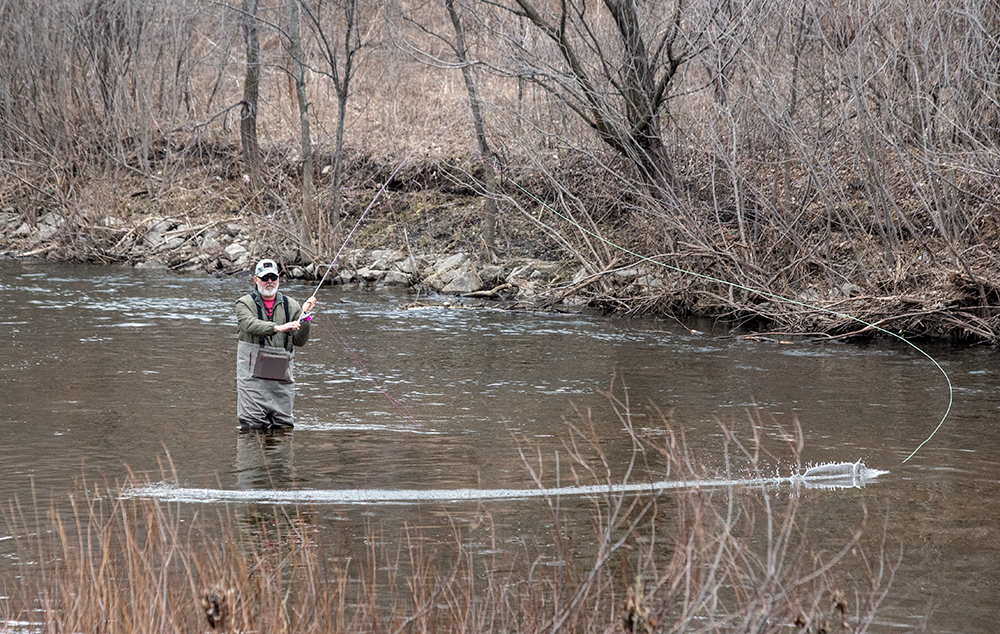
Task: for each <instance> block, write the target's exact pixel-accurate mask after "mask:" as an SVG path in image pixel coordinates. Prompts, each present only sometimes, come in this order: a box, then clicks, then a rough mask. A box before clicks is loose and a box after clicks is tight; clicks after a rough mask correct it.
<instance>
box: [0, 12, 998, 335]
mask: <svg viewBox="0 0 1000 634" xmlns="http://www.w3.org/2000/svg"><path fill="white" fill-rule="evenodd" d="M449 4H451V6H452V7H453V8H455V9H456V10H457V12H456V16H457V17H458V19H457V20H456V21H454V22H452V21H451V20H449V18H448V14H447V13H446V11H445V7H446V6H448V5H449ZM293 5H294V8H296V9H300V11H299V12H298V13H297V15H299V16H300V20H299V28H298V29H292V28H290V27H289V24H293V23H294V21H293V22H290V21H289V15H290V13H289V7H290V6H293ZM250 8H252V10H253V12H254V13H253V15H255V16H256V20H254V21H253V23H254V24H255V25H256V27H257V33H258V36H259V59H260V77H259V101H258V103H257V107H256V109H255V112H256V116H257V135H258V138H259V148H260V155H261V156H260V159H261V163H262V165H263V167H262V174H261V177H260V180H259V182H258V181H257V180H256V179H254V180H251V181H250V182H249V183H247V182H244V179H243V175H244V174H246V173H247V172H248V167H247V165H248V163H247V160H248V159H247V156H246V155H245V153H244V152H243V150H241V147H243V146H241V117H243V115H241V112H244V110H245V108H244V105H245V103H244V99H245V98H244V82H245V78H246V76H247V75H246V73H247V67H248V64H247V55H246V49H247V47H246V46H245V41H246V40H245V38H244V34H243V32H242V25H243V24H244V22H245V20H244V18H245V17H246V15H247V14H248V13H247V12H248V11H249V10H250ZM561 11H564V12H565V13H560V12H561ZM348 18H350V20H351V21H352V24H353V27H352V30H351V31H347V30H346V24H347V20H348ZM0 20H2V22H0V23H2V24H3V25H4V26H3V28H2V30H0V57H2V59H0V62H2V63H0V121H2V123H0V170H2V174H3V177H2V180H0V209H2V210H9V212H11V213H16V214H18V216H20V217H21V218H22V219H23V220H24V221H25V222H27V223H29V224H32V223H35V222H37V219H38V218H39V216H40V215H42V214H44V213H46V212H48V211H53V210H58V211H60V212H62V213H65V214H68V215H69V216H70V220H71V221H70V222H69V223H67V228H66V230H64V231H63V232H62V233H61V234H60V235H58V236H56V237H55V238H53V239H54V240H55V241H57V242H59V248H57V249H54V250H51V251H48V252H47V253H49V255H50V256H51V257H66V258H73V259H79V260H89V261H107V260H122V259H127V258H126V257H125V256H123V255H121V254H117V253H115V252H114V251H113V250H109V249H108V248H107V247H108V245H107V242H108V241H107V240H103V241H102V240H100V239H98V236H97V235H96V233H99V232H100V231H101V230H100V229H98V228H96V227H98V226H99V222H100V220H101V219H103V218H104V217H106V216H109V215H111V216H117V217H120V218H122V219H124V220H126V221H128V220H134V219H135V218H137V217H148V216H149V215H171V216H175V217H187V218H195V219H201V220H204V218H206V217H208V218H214V217H220V216H224V217H226V218H232V219H238V220H242V221H246V222H250V221H253V222H257V223H259V224H263V225H266V226H267V227H269V228H270V231H271V232H272V234H273V238H272V240H271V243H272V244H278V243H280V244H282V245H284V246H285V248H286V249H287V248H288V247H289V245H290V246H291V247H292V251H291V252H292V253H293V256H292V257H295V258H298V259H315V260H320V261H323V260H324V259H325V260H327V261H328V259H329V257H330V256H331V254H332V253H333V252H335V250H336V247H338V246H339V243H340V241H342V239H343V237H342V236H343V233H344V232H343V229H342V227H340V226H339V225H338V221H339V220H341V218H344V219H346V221H347V222H348V223H349V224H353V222H354V221H355V220H356V219H357V218H358V216H359V214H360V212H361V211H362V210H363V209H364V208H365V206H366V205H367V204H368V202H369V201H370V200H371V198H372V195H373V194H374V191H375V190H376V189H377V188H378V186H379V185H381V184H382V183H383V182H384V181H385V180H386V178H387V177H388V176H389V174H390V173H392V171H393V169H395V168H396V167H397V166H398V165H400V163H401V162H403V161H404V159H405V164H404V165H403V167H402V169H401V171H400V173H399V174H398V175H397V178H396V179H395V184H394V185H393V187H392V192H391V194H392V195H391V196H388V197H387V198H386V199H385V200H382V201H380V204H379V205H378V206H377V207H376V208H375V209H374V210H373V212H372V214H371V216H370V219H369V220H367V221H366V225H365V226H364V231H365V232H366V234H365V235H363V236H362V237H361V239H362V240H363V241H365V242H367V243H368V244H378V243H382V244H394V245H395V244H400V243H401V242H402V241H403V240H404V234H403V229H404V228H405V229H406V230H407V232H406V234H405V235H407V236H412V235H424V236H426V237H427V238H426V239H427V241H428V242H429V241H431V240H433V239H437V240H438V241H439V243H438V244H439V246H440V245H441V242H442V241H443V248H441V249H439V250H444V248H448V247H455V248H463V249H466V250H471V251H474V252H477V253H479V254H480V256H481V257H482V258H483V259H490V258H495V257H499V258H501V259H503V258H505V257H512V256H516V255H545V256H547V257H557V258H559V259H563V260H566V261H570V262H573V263H574V264H575V265H578V266H582V267H585V268H586V269H587V270H589V271H590V272H592V273H593V274H595V275H597V274H599V273H602V272H606V271H608V270H612V269H615V268H618V267H626V266H631V265H635V264H637V263H638V264H641V265H643V266H646V267H647V268H649V269H651V270H655V271H657V272H658V273H659V274H662V275H661V277H662V278H663V279H662V280H661V282H662V283H660V284H658V285H657V286H655V288H651V287H649V286H645V287H641V288H640V287H637V286H635V285H631V284H629V283H623V282H615V281H613V280H615V279H618V278H615V277H614V276H611V275H604V276H601V277H600V278H599V279H596V280H595V281H594V282H593V283H591V284H589V285H588V286H587V287H586V288H585V289H581V293H582V294H584V295H586V296H587V297H588V298H589V299H590V300H592V301H593V302H594V303H596V304H601V305H605V306H608V307H610V308H613V309H616V310H622V311H631V312H649V311H653V312H670V313H673V314H676V315H685V314H692V313H693V314H702V315H715V316H729V317H734V318H739V319H760V320H762V321H763V322H765V323H771V324H774V325H776V326H779V327H781V328H786V329H790V330H795V331H799V332H822V333H828V334H838V335H844V334H849V333H852V332H855V331H859V330H864V328H863V327H862V326H861V325H860V324H858V322H856V321H852V320H851V319H849V318H847V317H846V316H845V315H847V314H850V315H853V316H856V317H859V318H861V319H864V320H865V321H867V322H869V323H877V324H879V325H880V326H881V327H883V328H886V329H888V330H892V331H900V332H905V333H908V334H911V335H923V334H926V335H935V336H940V335H948V336H953V337H955V338H958V339H963V340H974V341H991V342H992V341H996V339H997V337H998V334H1000V322H998V311H997V306H998V304H1000V274H998V273H997V271H998V270H1000V267H998V264H1000V262H998V256H997V245H998V244H1000V229H998V226H997V221H996V218H997V211H998V209H997V204H998V203H997V201H998V200H1000V178H998V176H1000V175H998V167H997V166H998V165H1000V151H998V148H1000V71H998V69H1000V39H998V33H1000V10H998V9H997V5H996V3H990V2H986V3H976V2H966V1H965V0H946V1H944V2H935V3H917V4H916V5H914V4H913V3H909V2H904V1H902V0H890V1H889V2H870V1H868V0H798V1H796V2H779V1H777V0H748V1H745V2H734V1H733V0H697V1H695V2H687V3H683V4H674V3H669V2H667V3H645V4H643V5H642V6H639V4H630V3H626V2H619V1H617V0H605V1H604V2H603V3H589V4H585V3H580V2H574V1H567V2H564V3H556V2H547V1H546V2H538V3H537V4H533V3H532V2H529V0H500V1H498V2H495V3H477V2H469V3H465V4H454V3H445V2H444V1H443V0H442V3H427V4H424V3H415V2H405V1H394V0H307V1H304V2H301V3H299V2H298V1H297V0H291V3H289V2H274V1H271V2H263V3H261V4H260V5H259V6H258V5H257V3H256V2H251V1H250V0H244V2H243V4H242V5H241V7H234V6H227V5H226V4H224V3H208V2H200V1H195V0H187V1H179V2H171V3H168V4H167V5H164V4H162V3H153V2H149V1H148V0H56V1H54V2H47V3H44V4H43V5H41V6H35V5H33V4H31V3H26V2H9V3H5V4H2V5H0ZM295 33H299V34H300V36H301V37H300V40H301V41H300V44H301V48H302V51H303V53H302V58H301V60H300V61H302V62H303V63H304V70H303V73H302V75H301V77H298V78H299V79H300V86H299V87H300V88H302V89H303V90H305V91H306V93H305V94H306V95H307V102H308V108H307V109H306V113H307V118H308V123H309V124H310V126H311V127H310V133H309V135H307V136H306V137H303V136H302V130H303V128H302V123H303V118H302V117H300V108H299V101H298V96H297V95H298V92H297V90H296V88H297V86H296V78H297V73H296V70H295V63H294V62H295V61H296V60H295V59H293V56H292V55H291V54H290V52H289V51H293V50H295V46H294V43H295V40H296V38H294V37H293V35H294V34H295ZM345 33H350V34H351V37H350V38H346V39H345V38H344V37H343V34H345ZM459 33H460V34H461V35H463V37H464V42H465V47H464V48H461V47H458V46H457V45H456V42H457V40H456V36H457V34H459ZM338 38H341V39H338ZM349 52H350V53H351V54H352V55H354V57H353V58H352V59H353V66H352V67H351V68H350V69H349V68H348V67H347V66H346V64H345V62H346V59H347V56H348V53H349ZM461 60H465V63H462V62H461ZM463 71H464V72H463ZM348 77H349V78H350V87H349V89H347V93H346V98H343V95H342V94H341V93H340V91H341V89H343V88H344V86H345V84H344V80H345V79H347V78H348ZM470 86H472V87H474V88H475V89H476V93H475V94H476V97H475V99H474V100H472V101H470V94H472V93H470V92H469V87H470ZM338 97H341V98H340V99H338ZM470 103H475V104H477V105H478V106H479V108H478V110H479V113H480V117H479V123H481V124H482V125H481V134H477V132H478V131H477V129H476V127H475V126H474V120H473V117H472V115H471V114H470V113H471V112H472V111H471V109H470ZM341 106H342V107H341ZM340 115H342V118H340ZM242 120H245V117H243V119H242ZM338 121H343V142H342V149H341V151H340V152H337V148H338V147H341V146H340V144H338V127H339V126H338ZM306 139H308V143H306V142H304V141H305V140H306ZM414 150H416V151H415V153H414V154H413V155H412V156H410V152H411V151H414ZM408 156H409V158H406V157H408ZM338 158H339V160H338ZM304 159H308V160H304ZM304 164H305V165H308V166H310V167H309V169H308V171H307V172H304V171H303V165H304ZM494 169H496V170H497V171H496V173H494V172H493V170H494ZM305 173H308V174H310V175H311V176H312V178H311V179H305V178H303V175H304V174H305ZM338 175H339V176H338ZM335 176H338V177H339V178H341V180H340V181H339V182H340V183H341V187H339V188H337V191H338V192H342V194H343V200H342V201H341V200H339V199H337V198H336V197H334V196H333V195H332V192H331V184H332V183H334V182H335ZM494 177H495V178H494ZM307 180H308V181H311V182H312V185H309V184H308V183H307ZM310 187H314V188H315V189H314V190H310ZM310 191H312V194H311V195H309V194H310ZM484 198H489V199H492V200H495V201H496V203H497V205H496V207H497V218H496V229H497V232H496V237H495V241H494V240H491V238H490V236H491V233H490V232H489V231H488V229H489V225H491V223H490V222H489V217H488V215H487V214H485V213H484V210H487V209H489V208H490V207H489V206H487V205H484V204H483V200H484ZM543 203H544V204H543ZM456 226H457V227H458V230H457V231H456V232H454V233H455V234H457V235H453V232H452V230H451V228H452V227H456ZM81 232H83V234H84V235H87V236H90V238H91V239H90V241H88V242H86V243H81V242H79V241H78V240H77V238H79V237H80V235H81ZM435 236H437V237H436V238H435ZM597 236H600V238H598V237H597ZM602 240H607V241H609V242H610V243H614V245H617V246H614V247H613V246H610V244H609V243H608V242H604V241H602ZM5 242H8V243H9V238H8V240H5ZM490 242H493V244H490ZM36 246H37V245H36ZM111 246H113V245H111ZM618 247H625V248H627V249H629V250H631V251H632V254H628V253H624V252H622V251H621V250H620V249H619V248H618ZM23 250H29V249H23ZM635 254H639V255H641V256H644V257H647V258H652V259H653V260H655V262H650V261H643V260H641V259H640V258H638V257H636V255H635ZM661 265H667V266H668V267H675V268H667V269H664V268H663V267H662V266H661ZM679 271H684V272H685V273H680V272H679ZM687 272H695V273H698V274H700V275H703V276H707V277H695V276H692V275H690V274H688V273H687ZM734 284H737V285H739V286H734ZM750 289H753V290H750ZM756 290H762V291H766V293H768V294H769V295H761V294H759V293H756V292H754V291H756ZM775 297H788V298H792V299H795V300H797V301H798V302H801V303H799V304H791V303H787V302H780V301H775V299H774V298H775ZM829 311H833V312H829Z"/></svg>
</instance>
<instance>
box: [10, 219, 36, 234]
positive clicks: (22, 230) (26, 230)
mask: <svg viewBox="0 0 1000 634" xmlns="http://www.w3.org/2000/svg"><path fill="white" fill-rule="evenodd" d="M34 231H35V230H34V229H33V228H32V226H31V225H29V224H28V223H26V222H22V223H21V226H20V227H18V228H17V230H16V231H14V236H15V237H18V238H26V237H28V236H30V235H31V234H32V233H33V232H34Z"/></svg>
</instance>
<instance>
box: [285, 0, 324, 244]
mask: <svg viewBox="0 0 1000 634" xmlns="http://www.w3.org/2000/svg"><path fill="white" fill-rule="evenodd" d="M300 24H301V13H300V12H299V0H288V32H287V37H288V51H289V54H290V55H291V58H292V76H293V78H294V80H295V97H296V100H297V102H298V105H299V133H300V143H301V148H302V227H301V238H302V246H303V248H304V249H305V250H307V251H311V250H312V239H311V236H310V226H311V223H312V222H313V221H314V220H317V219H316V218H315V191H314V189H315V188H314V187H313V152H312V136H311V134H310V132H309V100H308V99H307V98H306V77H305V65H304V64H303V55H304V54H303V51H302V36H301V32H300ZM319 225H320V223H319V222H316V227H317V228H318V227H319Z"/></svg>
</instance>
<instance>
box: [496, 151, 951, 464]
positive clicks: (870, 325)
mask: <svg viewBox="0 0 1000 634" xmlns="http://www.w3.org/2000/svg"><path fill="white" fill-rule="evenodd" d="M483 162H485V163H486V164H487V165H488V166H489V167H490V168H492V169H493V170H494V171H495V172H496V173H497V174H498V175H499V176H500V177H501V178H503V174H502V173H501V172H500V170H499V169H497V168H496V167H495V166H494V165H493V164H492V163H490V162H489V161H488V160H486V158H485V157H484V158H483ZM507 181H508V182H509V183H511V184H512V185H513V186H514V187H515V188H517V189H518V190H520V191H521V192H523V193H524V194H526V195H527V196H528V197H529V198H531V199H532V200H534V201H535V202H537V203H538V204H540V205H541V206H542V207H543V208H544V209H546V210H548V211H549V212H550V213H552V214H554V215H555V216H557V217H559V218H561V219H562V220H565V221H566V222H568V223H570V224H571V225H572V226H574V227H575V228H576V229H578V230H580V231H582V232H583V233H585V234H587V235H588V236H590V237H592V238H594V239H596V240H599V241H600V242H603V243H604V244H606V245H608V246H610V247H611V248H613V249H617V250H618V251H621V252H622V253H625V254H628V255H631V256H632V257H635V258H638V259H639V260H642V261H644V262H649V263H650V264H654V265H656V266H660V267H663V268H665V269H668V270H671V271H675V272H677V273H681V274H683V275H691V276H694V277H697V278H700V279H703V280H707V281H710V282H715V283H717V284H723V285H725V286H729V287H730V288H735V289H739V290H743V291H747V292H750V293H755V294H757V295H760V296H761V297H766V298H768V299H773V300H776V301H781V302H785V303H788V304H792V305H794V306H799V307H801V308H808V309H810V310H816V311H820V312H823V313H826V314H828V315H834V316H836V317H840V318H842V319H848V320H851V321H854V322H857V323H859V324H862V325H864V326H866V327H867V328H871V329H872V330H875V331H877V332H881V333H883V334H886V335H890V336H892V337H895V338H896V339H899V340H900V341H902V342H903V343H905V344H906V345H908V346H910V347H911V348H913V349H914V350H916V351H917V352H919V353H920V354H921V355H923V356H924V357H926V358H927V359H928V360H929V361H930V362H931V363H932V364H934V367H936V368H937V369H938V370H939V371H940V372H941V375H942V376H943V377H944V380H945V383H946V384H947V386H948V406H947V407H946V408H945V411H944V415H943V416H942V417H941V420H940V421H939V422H938V424H937V426H936V427H935V428H934V430H933V431H932V432H931V433H930V435H929V436H927V438H925V439H924V440H923V442H921V443H920V444H919V445H917V448H916V449H914V450H913V451H912V452H910V455H908V456H906V458H904V459H903V461H902V462H901V463H900V464H903V463H905V462H907V461H908V460H909V459H910V458H912V457H913V456H915V455H916V453H917V452H918V451H920V450H921V449H922V448H923V446H924V445H926V444H927V443H928V442H930V440H931V439H932V438H933V437H934V436H935V434H937V433H938V431H939V430H940V429H941V427H942V426H943V425H944V422H945V420H947V418H948V415H949V414H950V413H951V408H952V405H954V402H955V388H954V386H953V385H952V382H951V377H949V376H948V373H947V372H946V371H945V369H944V367H942V366H941V364H940V363H938V361H937V360H936V359H935V358H934V357H932V356H931V355H930V354H929V353H928V352H926V351H925V350H924V349H923V348H921V347H920V346H918V345H916V344H915V343H913V342H912V341H910V340H909V339H907V338H906V337H904V336H903V335H900V334H898V333H895V332H892V331H891V330H887V329H886V328H882V327H881V326H879V325H877V324H873V323H870V322H868V321H865V320H864V319H861V318H860V317H855V316H854V315H850V314H848V313H843V312H840V311H836V310H832V309H829V308H825V307H823V306H816V305H813V304H809V303H807V302H802V301H799V300H796V299H792V298H790V297H784V296H782V295H777V294H775V293H772V292H770V291H766V290H763V289H759V288H753V287H750V286H746V285H743V284H740V283H738V282H731V281H729V280H723V279H719V278H717V277H713V276H711V275H706V274H704V273H698V272H696V271H689V270H687V269H685V268H682V267H679V266H674V265H672V264H668V263H667V262H662V261H660V260H657V259H655V258H651V257H649V256H647V255H643V254H641V253H637V252H635V251H633V250H631V249H629V248H627V247H624V246H622V245H620V244H617V243H615V242H612V241H611V240H608V239H607V238H605V237H604V236H602V235H600V234H598V233H596V232H595V231H591V230H590V229H588V228H586V227H584V226H583V225H581V224H580V223H578V222H576V221H575V220H573V218H571V217H569V216H567V215H566V214H563V213H561V212H559V211H558V210H557V209H555V208H553V207H552V206H551V205H549V204H548V203H546V202H545V201H544V200H542V199H540V198H538V197H537V196H535V195H534V194H533V193H531V192H529V191H528V190H527V189H525V188H524V187H521V185H520V184H518V183H517V182H516V181H514V180H511V179H509V178H508V179H507Z"/></svg>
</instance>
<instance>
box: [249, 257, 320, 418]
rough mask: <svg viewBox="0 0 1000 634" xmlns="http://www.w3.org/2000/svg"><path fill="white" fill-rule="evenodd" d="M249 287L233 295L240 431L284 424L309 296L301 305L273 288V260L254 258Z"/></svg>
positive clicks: (289, 409)
mask: <svg viewBox="0 0 1000 634" xmlns="http://www.w3.org/2000/svg"><path fill="white" fill-rule="evenodd" d="M253 283H254V289H255V290H254V291H253V292H252V293H249V294H248V295H244V296H243V297H240V298H239V299H238V300H236V320H237V322H238V324H239V330H238V333H237V338H238V340H239V341H238V344H237V346H238V347H237V350H236V415H237V417H238V419H239V423H240V430H241V431H250V430H269V429H288V428H291V427H292V425H293V418H292V406H293V404H294V402H295V375H294V372H293V361H294V358H295V348H297V347H301V346H304V345H305V344H306V342H307V341H308V340H309V320H310V318H311V317H312V315H311V312H312V309H313V308H314V307H315V306H316V297H315V296H312V297H310V298H309V299H307V300H306V301H305V303H304V304H302V305H301V306H300V305H299V303H298V302H297V301H295V300H294V299H292V298H291V297H288V296H287V295H283V294H282V293H279V292H278V284H279V274H278V265H277V264H275V262H274V260H269V259H264V260H261V261H259V262H257V265H256V266H255V267H254V272H253Z"/></svg>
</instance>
